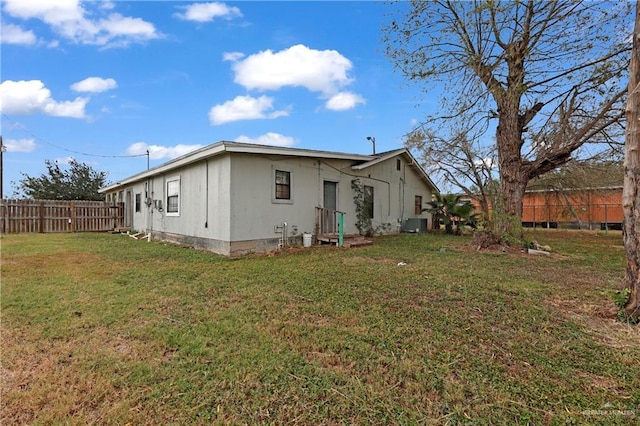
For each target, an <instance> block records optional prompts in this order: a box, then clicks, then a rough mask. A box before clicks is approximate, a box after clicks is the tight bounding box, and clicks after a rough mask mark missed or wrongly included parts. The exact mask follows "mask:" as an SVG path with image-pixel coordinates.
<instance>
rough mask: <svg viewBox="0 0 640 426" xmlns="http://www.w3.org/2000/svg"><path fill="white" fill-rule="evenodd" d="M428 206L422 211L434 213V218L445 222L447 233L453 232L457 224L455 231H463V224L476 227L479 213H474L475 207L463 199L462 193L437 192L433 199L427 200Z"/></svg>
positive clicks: (457, 232)
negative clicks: (443, 193) (444, 193)
mask: <svg viewBox="0 0 640 426" xmlns="http://www.w3.org/2000/svg"><path fill="white" fill-rule="evenodd" d="M427 204H428V205H429V207H428V208H426V209H422V211H426V212H429V213H431V214H432V215H433V219H434V220H441V221H442V222H443V223H444V229H445V232H446V233H447V234H453V233H454V229H453V226H454V224H455V226H456V228H455V233H456V234H460V233H461V228H460V227H461V226H462V225H469V226H471V227H472V228H474V229H475V228H476V222H477V220H478V214H477V213H474V210H475V208H474V207H473V205H472V204H471V203H470V202H469V201H466V200H462V197H461V196H460V195H455V194H446V195H442V194H435V195H434V197H433V200H431V201H429V202H427Z"/></svg>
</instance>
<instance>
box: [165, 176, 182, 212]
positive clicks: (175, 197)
mask: <svg viewBox="0 0 640 426" xmlns="http://www.w3.org/2000/svg"><path fill="white" fill-rule="evenodd" d="M167 214H168V215H173V216H178V215H179V214H180V179H175V180H169V181H167Z"/></svg>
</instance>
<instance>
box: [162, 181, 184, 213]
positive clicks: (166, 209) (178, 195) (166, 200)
mask: <svg viewBox="0 0 640 426" xmlns="http://www.w3.org/2000/svg"><path fill="white" fill-rule="evenodd" d="M174 182H177V191H176V192H177V193H173V192H174V191H171V192H172V193H171V194H170V193H169V184H170V183H174ZM165 191H166V192H165V194H166V195H165V211H166V215H167V216H180V204H181V199H182V193H181V192H182V187H181V185H180V176H174V177H171V178H169V179H167V181H166V183H165ZM169 197H178V210H177V211H174V212H171V211H169Z"/></svg>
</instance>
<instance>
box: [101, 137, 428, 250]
mask: <svg viewBox="0 0 640 426" xmlns="http://www.w3.org/2000/svg"><path fill="white" fill-rule="evenodd" d="M354 181H356V182H357V183H358V184H359V188H360V192H361V193H362V194H361V195H362V196H363V197H364V198H365V199H366V201H367V202H366V203H365V204H361V205H360V207H361V209H362V208H364V209H365V210H366V212H365V214H366V215H367V216H368V217H369V218H370V219H371V226H372V228H374V229H376V230H377V231H380V232H381V233H397V232H400V231H401V230H404V229H405V228H408V229H410V230H411V231H413V232H415V231H421V230H422V231H424V230H426V229H428V227H427V223H429V224H430V222H431V216H430V215H429V214H428V213H424V212H422V211H421V210H422V208H423V204H424V203H426V202H427V201H430V200H431V195H432V194H433V193H434V192H437V191H438V189H437V187H436V186H435V185H434V183H433V182H432V181H431V179H430V178H429V177H428V176H427V174H426V173H425V171H424V170H423V169H422V168H421V167H420V166H419V165H418V163H417V162H416V160H415V158H414V157H413V156H412V155H411V153H410V152H409V151H408V150H407V149H397V150H394V151H388V152H383V153H379V154H375V155H362V154H346V153H340V152H328V151H316V150H308V149H295V148H283V147H275V146H265V145H254V144H246V143H238V142H218V143H215V144H213V145H209V146H206V147H204V148H201V149H199V150H197V151H194V152H191V153H189V154H186V155H184V156H182V157H179V158H176V159H174V160H171V161H169V162H167V163H165V164H162V165H160V166H157V167H154V168H152V169H149V170H147V171H144V172H142V173H139V174H136V175H134V176H131V177H129V178H126V179H123V180H122V181H120V182H117V183H115V184H113V185H110V186H108V187H106V188H103V189H101V190H100V192H101V193H102V194H104V195H105V197H106V200H107V201H109V202H114V203H116V202H123V203H124V211H125V226H127V227H129V228H131V229H133V230H137V231H139V232H145V233H146V234H148V235H150V236H151V238H153V239H158V240H165V241H172V242H177V243H182V244H187V245H191V246H194V247H197V248H202V249H206V250H210V251H213V252H215V253H219V254H223V255H227V256H237V255H242V254H245V253H251V252H267V251H270V250H273V249H277V248H278V247H279V246H281V245H287V244H289V243H290V242H292V240H293V239H297V240H298V241H300V239H301V236H302V234H303V233H308V234H313V235H314V237H316V238H317V237H319V236H320V234H323V233H327V232H333V231H335V227H336V222H337V221H338V219H337V217H336V215H335V212H343V213H344V216H343V226H344V228H343V231H344V233H345V234H357V233H358V229H357V214H356V202H355V201H354V196H355V195H356V192H357V191H358V189H357V188H358V186H357V185H356V186H354Z"/></svg>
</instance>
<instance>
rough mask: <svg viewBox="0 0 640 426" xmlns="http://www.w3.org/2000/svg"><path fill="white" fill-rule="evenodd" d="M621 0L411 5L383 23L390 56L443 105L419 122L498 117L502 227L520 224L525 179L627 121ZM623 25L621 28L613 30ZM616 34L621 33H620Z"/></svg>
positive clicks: (441, 0)
mask: <svg viewBox="0 0 640 426" xmlns="http://www.w3.org/2000/svg"><path fill="white" fill-rule="evenodd" d="M627 6H628V4H627V3H626V2H616V3H612V2H594V1H582V0H573V1H570V0H566V1H545V0H516V1H500V0H476V1H452V0H432V1H418V0H415V1H412V2H411V3H410V4H409V5H406V4H405V3H402V2H401V3H400V8H401V9H403V10H401V11H400V17H399V19H396V20H394V21H393V22H392V23H391V24H390V25H389V26H388V27H387V28H385V40H386V44H387V54H388V55H389V56H390V57H391V59H392V61H393V62H394V63H395V65H396V66H397V67H398V68H399V69H400V70H401V71H402V72H403V74H404V75H405V76H407V77H408V78H409V79H410V80H413V81H418V82H420V83H423V84H425V88H426V90H427V92H428V93H429V94H430V95H431V96H433V94H434V93H438V91H440V90H441V91H442V93H443V96H442V97H441V99H442V110H441V112H440V113H439V114H437V115H432V116H430V117H428V118H427V119H426V120H425V122H423V123H422V127H432V128H436V131H437V129H438V128H440V129H441V128H443V127H445V128H446V127H447V124H446V123H447V122H448V121H450V120H458V119H459V117H461V116H466V117H467V118H468V122H479V121H484V122H492V121H493V120H495V123H496V132H495V145H496V150H497V157H498V165H499V171H500V185H501V192H502V207H503V209H504V213H505V220H504V221H503V225H504V227H505V229H504V230H505V231H507V232H508V231H510V230H511V229H510V226H509V224H513V223H519V221H520V218H521V217H522V199H523V195H524V191H525V188H526V186H527V183H528V181H529V180H530V179H532V178H534V177H537V176H540V175H542V174H544V173H546V172H548V171H551V170H553V169H555V168H556V167H558V166H560V165H562V164H564V163H566V162H567V161H569V160H570V159H571V158H572V155H573V154H574V153H575V152H576V151H577V150H578V149H579V148H580V147H582V146H583V145H584V144H585V143H588V142H593V141H599V142H607V141H611V140H613V139H615V136H616V135H615V134H612V133H615V132H620V126H619V125H617V124H619V122H620V120H621V119H622V118H623V117H624V95H625V93H626V90H625V89H624V88H623V84H622V82H621V80H622V78H623V77H624V74H625V73H626V71H627V65H626V64H627V63H628V58H629V51H630V47H629V45H628V43H626V42H625V41H626V40H625V37H623V36H620V35H621V34H624V31H623V30H624V25H625V23H626V19H625V18H626V17H627V16H628V14H629V11H628V9H627ZM616 25H621V29H617V28H615V26H616ZM616 37H617V38H616Z"/></svg>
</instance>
